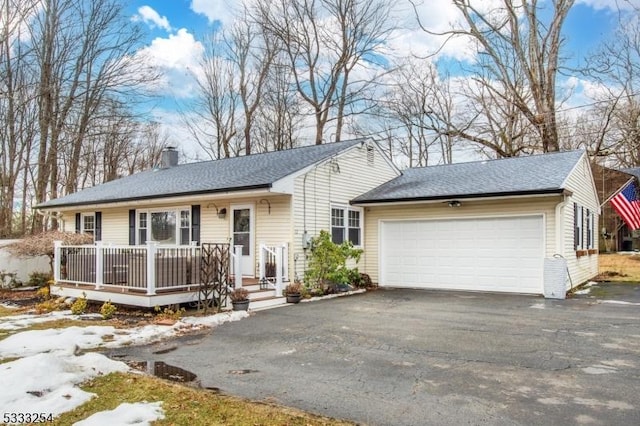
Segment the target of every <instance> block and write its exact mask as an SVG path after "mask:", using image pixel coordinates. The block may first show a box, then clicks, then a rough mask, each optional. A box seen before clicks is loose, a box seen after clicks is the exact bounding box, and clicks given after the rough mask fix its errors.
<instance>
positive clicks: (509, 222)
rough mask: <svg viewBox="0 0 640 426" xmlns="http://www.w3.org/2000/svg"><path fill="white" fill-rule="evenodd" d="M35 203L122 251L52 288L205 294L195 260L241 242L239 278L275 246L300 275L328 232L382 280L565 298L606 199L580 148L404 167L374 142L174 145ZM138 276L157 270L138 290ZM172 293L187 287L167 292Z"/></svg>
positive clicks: (281, 267)
mask: <svg viewBox="0 0 640 426" xmlns="http://www.w3.org/2000/svg"><path fill="white" fill-rule="evenodd" d="M38 208H39V209H41V210H44V211H45V212H48V213H49V214H52V215H53V214H55V215H57V216H58V217H61V218H62V223H63V227H64V228H65V230H67V231H73V230H75V231H77V232H88V233H92V234H93V235H94V236H95V239H96V241H100V242H101V243H100V245H99V246H100V247H101V248H100V250H102V251H103V252H104V253H111V252H110V251H109V250H111V249H108V248H102V247H112V246H113V247H116V249H117V250H120V252H118V253H120V254H117V253H116V254H114V255H113V256H111V255H109V254H105V256H104V257H103V260H101V261H97V260H96V257H95V252H91V253H89V254H88V255H85V256H84V257H82V258H77V259H76V260H75V263H79V264H82V262H85V263H86V261H87V259H88V263H90V264H92V265H93V264H95V265H96V266H95V268H93V269H91V270H90V272H91V273H90V274H89V275H86V274H85V275H82V276H80V275H76V278H75V279H73V280H72V279H69V278H68V277H69V276H70V275H68V274H71V272H73V271H72V270H75V269H74V268H76V266H73V267H71V266H70V265H65V268H64V271H62V270H60V266H59V267H58V270H57V274H58V276H57V277H56V278H57V279H58V281H59V282H61V283H62V284H61V285H60V286H59V287H57V288H56V289H54V291H56V292H58V293H59V294H64V295H79V294H80V293H81V292H83V291H88V290H89V291H90V293H89V295H90V298H94V299H96V300H107V299H108V298H110V299H112V300H113V301H114V302H117V301H118V300H117V299H116V298H115V297H114V293H113V292H112V293H110V294H105V291H104V289H105V288H107V289H111V290H113V289H119V291H120V290H121V293H123V294H124V293H126V294H128V293H129V292H136V291H138V290H146V292H144V291H143V292H142V293H137V294H136V298H139V297H140V296H145V297H146V300H145V301H144V303H142V304H143V305H146V306H154V305H161V304H167V303H177V302H183V301H189V300H195V298H197V295H194V292H193V288H192V287H193V284H197V283H198V282H199V278H198V276H197V274H196V272H194V271H195V270H197V269H198V268H197V267H194V265H196V263H195V262H197V259H195V260H191V258H190V257H189V256H193V253H195V250H198V249H199V245H200V244H201V243H209V242H212V243H213V242H230V243H231V245H232V246H235V245H241V246H242V252H237V253H236V254H237V256H236V262H237V263H236V266H235V267H234V274H235V271H237V270H239V269H241V270H242V273H241V274H236V275H240V276H244V277H246V278H247V279H251V278H254V279H255V278H262V277H263V276H264V275H265V268H266V263H269V262H268V261H265V259H267V258H269V256H270V255H272V254H273V253H276V252H277V253H281V254H282V260H281V261H280V260H278V257H276V258H275V259H276V260H275V261H276V262H280V263H279V264H278V266H276V270H277V271H281V273H280V272H278V274H280V275H283V276H284V277H285V279H286V278H288V279H290V280H293V279H297V278H298V279H301V278H302V277H303V274H304V271H305V269H306V266H307V254H308V251H309V246H308V242H309V240H310V238H311V237H314V236H316V235H317V234H318V233H319V232H320V230H323V229H324V230H328V231H329V232H330V233H331V235H332V238H333V240H334V241H335V242H338V243H339V242H342V241H344V240H346V239H348V240H351V241H352V242H353V243H354V245H355V246H357V247H362V248H363V249H364V254H363V257H362V259H361V261H360V264H359V265H358V267H359V269H360V270H361V271H362V272H366V273H368V274H369V275H371V277H372V279H373V281H374V282H378V283H379V284H380V285H382V286H400V287H420V288H447V289H461V290H483V291H508V292H518V293H534V294H545V295H547V296H552V297H559V296H560V293H562V296H564V290H565V289H567V288H569V287H571V286H575V285H577V284H579V283H581V282H584V281H585V280H587V279H589V278H591V277H593V276H594V275H596V274H597V253H598V251H597V249H596V246H595V241H596V240H595V238H596V236H595V235H596V234H595V233H596V232H597V231H596V228H597V226H596V224H597V223H598V215H599V203H598V198H597V194H596V192H595V187H594V182H593V177H592V175H591V171H590V168H589V165H588V161H587V157H586V155H585V154H584V153H583V152H577V151H573V152H565V153H555V154H547V155H540V156H532V157H524V158H513V159H504V160H493V161H482V162H475V163H464V164H454V165H446V166H433V167H426V168H422V169H409V170H406V171H404V172H402V173H401V172H400V171H399V170H398V169H397V168H396V167H395V166H394V165H393V164H392V163H391V161H390V160H389V159H388V158H387V157H386V156H385V155H384V154H383V152H382V151H381V150H380V149H379V147H378V146H377V145H376V144H375V143H373V142H370V141H366V140H353V141H346V142H338V143H331V144H324V145H315V146H309V147H302V148H296V149H292V150H287V151H277V152H270V153H264V154H255V155H251V156H245V157H235V158H229V159H223V160H217V161H208V162H201V163H192V164H184V165H177V152H176V151H174V150H168V151H166V152H164V153H163V166H162V167H160V168H158V169H155V170H150V171H147V172H142V173H138V174H136V175H132V176H129V177H125V178H122V179H119V180H116V181H112V182H108V183H105V184H102V185H98V186H95V187H93V188H88V189H85V190H82V191H79V192H77V193H75V194H71V195H68V196H66V197H62V198H59V199H56V200H51V201H49V202H46V203H44V204H42V205H40V206H38ZM153 243H157V244H159V246H156V245H155V244H153ZM127 247H131V249H127ZM156 247H159V248H156ZM167 247H169V248H167ZM170 247H174V249H171V248H170ZM175 247H178V248H179V247H184V248H183V249H182V251H176V250H178V249H175ZM70 250H71V251H68V252H64V253H65V255H60V256H59V257H60V258H61V259H62V258H65V259H71V258H72V257H73V256H76V257H78V255H77V253H78V250H80V249H70ZM74 250H75V251H74ZM135 250H141V252H140V253H137V254H136V256H141V257H142V258H144V259H146V261H145V262H146V271H147V272H144V271H143V274H142V275H139V273H140V270H144V265H142V264H140V265H138V264H137V263H136V260H135V259H133V258H125V259H124V261H123V260H122V258H119V257H117V256H120V255H121V252H123V251H124V252H125V253H127V256H132V255H131V254H130V253H133V252H134V251H135ZM163 250H164V251H163ZM169 250H173V251H169ZM279 250H282V251H279ZM61 253H62V252H61ZM66 253H68V255H67V254H66ZM114 253H115V252H114ZM189 253H191V254H189ZM91 256H93V257H91ZM109 256H111V257H109ZM144 256H146V257H144ZM185 258H186V259H188V260H187V261H186V262H183V263H184V264H185V265H186V266H184V265H183V266H180V265H179V264H178V266H173V267H172V268H173V269H171V268H169V270H168V273H167V271H166V270H167V268H168V266H167V265H166V264H165V263H166V262H169V263H171V262H173V263H176V262H179V261H180V260H179V259H185ZM83 259H84V260H83ZM153 259H156V260H155V264H154V263H153ZM163 259H164V260H163ZM171 259H174V260H171ZM270 259H272V261H273V259H274V258H273V257H271V258H270ZM163 262H165V263H163ZM143 263H144V262H143ZM271 263H273V262H271ZM57 264H58V265H60V262H58V263H57ZM136 265H137V266H136ZM154 265H155V266H154ZM76 269H77V268H76ZM567 270H568V271H569V277H567V273H566V272H567ZM136 271H137V272H136ZM162 271H164V272H162ZM85 272H86V271H85ZM134 272H135V274H134ZM74 273H75V272H74ZM145 273H146V275H144V274H145ZM136 274H138V275H136ZM150 274H152V275H150ZM96 276H97V277H98V278H96ZM140 276H142V277H143V278H144V279H147V278H148V277H149V276H152V277H155V279H152V280H147V281H152V283H151V284H148V283H147V284H144V285H142V286H141V285H140V284H139V283H138V282H139V281H140ZM64 277H67V278H66V279H64ZM78 277H81V278H78ZM280 278H282V277H280ZM280 278H279V279H280ZM245 282H247V281H245ZM91 284H95V289H94V288H93V287H87V286H88V285H91ZM279 284H282V283H281V280H280V282H279ZM559 288H561V290H559ZM280 289H281V287H276V295H279V290H280ZM175 290H181V291H182V292H183V293H184V294H187V296H184V297H182V298H177V299H176V298H175V297H174V298H173V299H172V298H170V297H169V296H167V294H168V292H169V291H175ZM161 296H162V297H161ZM120 298H121V299H122V300H124V302H122V301H121V303H131V304H138V303H137V302H134V298H128V297H125V296H120ZM169 300H171V301H170V302H168V301H169Z"/></svg>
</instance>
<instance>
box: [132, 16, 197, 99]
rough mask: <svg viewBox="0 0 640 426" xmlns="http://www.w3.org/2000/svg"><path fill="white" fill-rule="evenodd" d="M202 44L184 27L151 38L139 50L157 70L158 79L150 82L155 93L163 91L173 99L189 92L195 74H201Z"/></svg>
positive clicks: (190, 93)
mask: <svg viewBox="0 0 640 426" xmlns="http://www.w3.org/2000/svg"><path fill="white" fill-rule="evenodd" d="M203 53H204V46H203V45H202V43H200V42H199V41H197V40H196V39H195V38H194V36H193V34H191V33H189V31H187V30H186V29H184V28H181V29H179V30H178V31H177V32H176V33H175V34H170V35H169V37H168V38H161V37H158V38H155V39H154V40H153V41H152V42H151V44H150V45H149V46H147V47H145V48H143V49H141V50H140V51H138V53H137V54H138V55H140V56H142V57H144V60H145V61H147V63H148V64H149V65H151V66H152V67H154V68H155V70H156V71H157V72H159V73H160V75H161V78H160V81H159V82H154V87H155V91H156V92H166V93H168V94H170V95H172V96H175V97H177V98H188V97H191V96H192V95H193V92H194V88H195V84H196V76H198V75H200V74H201V71H200V62H201V58H202V54H203Z"/></svg>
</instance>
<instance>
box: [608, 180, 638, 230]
mask: <svg viewBox="0 0 640 426" xmlns="http://www.w3.org/2000/svg"><path fill="white" fill-rule="evenodd" d="M611 205H612V206H613V208H614V209H615V211H616V212H617V213H618V215H620V217H621V218H622V220H624V221H625V223H626V224H627V226H628V227H629V228H630V229H631V230H632V231H633V230H635V229H640V199H638V189H637V188H636V185H635V183H634V182H633V181H632V182H630V183H629V184H628V185H627V186H625V187H624V188H623V189H622V191H620V192H619V193H618V195H616V196H615V197H613V198H612V199H611Z"/></svg>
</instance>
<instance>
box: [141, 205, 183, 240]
mask: <svg viewBox="0 0 640 426" xmlns="http://www.w3.org/2000/svg"><path fill="white" fill-rule="evenodd" d="M137 235H138V244H145V243H146V242H147V241H154V242H157V243H159V244H168V245H189V244H190V243H191V210H190V209H181V208H177V209H157V210H143V211H141V210H138V232H137Z"/></svg>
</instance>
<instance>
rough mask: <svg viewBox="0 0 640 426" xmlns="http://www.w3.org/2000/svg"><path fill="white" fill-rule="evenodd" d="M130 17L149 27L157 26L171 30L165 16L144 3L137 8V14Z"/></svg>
mask: <svg viewBox="0 0 640 426" xmlns="http://www.w3.org/2000/svg"><path fill="white" fill-rule="evenodd" d="M132 19H133V20H134V21H136V22H138V21H142V22H144V23H145V24H147V25H149V26H150V27H151V28H154V27H158V28H162V29H163V30H165V31H171V25H169V20H168V19H167V17H166V16H160V14H159V13H158V12H156V11H155V10H154V9H153V8H151V7H150V6H146V5H145V6H141V7H140V8H138V14H137V15H133V18H132Z"/></svg>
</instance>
